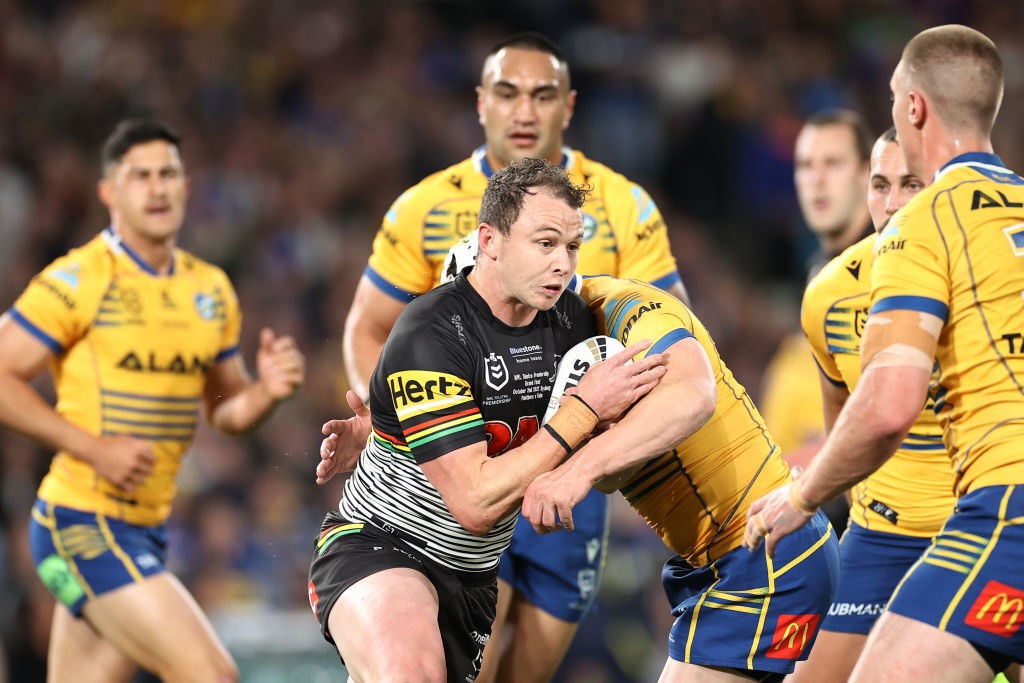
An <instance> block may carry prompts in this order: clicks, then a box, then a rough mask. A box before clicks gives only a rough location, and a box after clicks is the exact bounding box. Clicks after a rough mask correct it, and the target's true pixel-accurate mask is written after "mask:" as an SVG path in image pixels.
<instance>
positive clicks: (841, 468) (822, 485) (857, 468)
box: [744, 310, 943, 555]
mask: <svg viewBox="0 0 1024 683" xmlns="http://www.w3.org/2000/svg"><path fill="white" fill-rule="evenodd" d="M942 325H943V321H942V320H941V319H939V318H938V317H936V316H934V315H930V314H928V313H921V312H917V311H904V310H892V311H887V312H884V313H878V314H873V315H872V317H871V318H870V319H869V320H868V324H867V327H866V328H865V331H864V341H863V344H862V349H863V351H862V352H861V355H862V359H863V360H862V363H863V365H864V372H863V374H862V375H861V380H860V382H859V383H858V384H857V388H856V389H855V390H854V392H853V394H852V395H851V396H850V398H849V399H848V400H847V401H846V404H845V406H844V407H843V409H842V412H841V413H840V414H839V419H838V420H837V421H836V424H835V428H834V429H833V430H832V432H831V433H830V434H829V436H828V439H827V440H826V441H825V445H824V446H823V447H822V449H821V451H819V452H818V455H817V456H816V457H815V458H814V460H813V461H812V462H811V464H810V465H809V466H808V467H807V470H806V471H805V472H804V473H803V474H802V475H801V476H800V478H799V479H797V480H796V481H794V482H791V483H789V484H787V485H785V486H783V487H781V488H779V489H776V490H775V491H772V492H771V493H769V494H768V495H766V496H763V497H762V498H760V499H758V500H756V501H754V503H753V504H752V505H751V506H750V510H749V511H748V512H747V534H746V538H745V540H744V544H745V545H746V546H747V547H748V548H750V549H751V550H753V549H755V548H757V546H758V545H760V543H761V539H762V538H766V537H767V541H766V550H767V551H768V554H769V555H771V554H773V553H774V552H775V548H776V547H777V546H778V544H779V541H780V540H782V538H784V537H785V536H787V535H788V534H790V533H791V532H793V531H795V530H796V529H799V528H800V527H801V526H803V525H804V524H805V523H806V522H807V520H808V519H810V517H811V515H813V514H814V512H815V511H816V510H817V508H818V506H820V505H821V504H822V503H824V502H825V501H827V500H829V499H830V498H832V497H833V496H835V495H837V494H839V493H841V492H842V491H844V490H846V489H847V488H849V487H850V486H851V485H853V484H855V483H857V482H858V481H860V480H862V479H864V478H865V477H866V476H868V475H869V474H871V473H872V472H874V471H875V470H876V469H878V468H879V467H881V466H882V465H883V464H884V463H885V461H886V460H888V459H889V458H890V457H891V456H892V454H893V453H894V452H895V451H896V449H897V448H898V447H899V445H900V442H901V441H902V440H903V438H904V437H905V436H906V435H907V432H908V431H910V427H911V426H912V425H913V424H914V421H915V420H916V419H917V416H918V415H919V414H920V412H921V407H922V406H923V405H924V403H925V397H926V396H927V392H928V382H929V380H930V378H931V371H932V366H933V364H934V361H935V349H936V345H937V343H938V338H939V333H940V332H941V330H942Z"/></svg>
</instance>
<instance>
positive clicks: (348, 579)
mask: <svg viewBox="0 0 1024 683" xmlns="http://www.w3.org/2000/svg"><path fill="white" fill-rule="evenodd" d="M396 567H406V568H408V569H414V570H416V571H418V572H420V573H421V574H423V575H424V576H426V577H427V579H428V580H429V581H430V582H431V583H432V584H433V585H434V588H435V589H436V590H437V598H438V612H437V625H438V628H439V630H440V632H441V642H442V644H443V646H444V658H445V663H446V664H447V667H448V681H450V682H451V683H466V682H467V681H473V680H474V679H475V678H476V675H477V673H478V672H479V671H480V664H481V662H482V661H483V650H484V645H486V644H487V639H488V638H490V635H491V623H492V622H493V621H494V613H495V608H496V605H497V601H498V584H497V569H495V570H494V571H490V572H460V571H456V570H454V569H449V568H447V567H444V566H442V565H440V564H438V563H437V562H435V561H433V560H431V559H430V558H428V557H426V556H424V555H423V554H422V553H421V552H419V551H418V550H417V549H416V548H415V547H413V546H411V545H409V544H407V543H405V542H403V541H402V540H400V539H399V538H396V537H395V536H393V535H391V534H388V533H385V532H384V531H382V530H381V529H378V528H377V527H375V526H373V525H372V524H364V523H362V522H349V521H348V520H347V519H345V518H343V517H342V516H341V515H339V514H338V513H337V512H329V513H327V516H326V517H325V518H324V522H323V524H322V525H321V526H320V533H319V535H318V536H317V539H316V546H315V550H314V553H313V561H312V563H311V564H310V567H309V603H310V606H311V607H312V608H313V614H314V615H316V619H317V621H319V622H320V632H321V633H323V636H324V638H325V639H326V640H327V641H328V642H330V643H332V644H333V643H334V639H333V638H332V637H331V633H330V630H329V629H328V627H327V618H328V616H329V615H330V613H331V609H332V608H333V607H334V603H335V602H336V601H337V600H338V598H339V597H340V596H341V594H342V593H344V592H345V590H347V589H348V588H349V587H350V586H352V585H353V584H355V583H356V582H357V581H359V580H360V579H364V578H366V577H367V576H370V575H371V574H376V573H377V572H379V571H383V570H385V569H393V568H396Z"/></svg>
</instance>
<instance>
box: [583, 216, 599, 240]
mask: <svg viewBox="0 0 1024 683" xmlns="http://www.w3.org/2000/svg"><path fill="white" fill-rule="evenodd" d="M596 234H597V219H596V218H594V217H593V216H591V215H590V214H589V213H585V214H583V241H584V242H589V241H590V240H592V239H594V235H596Z"/></svg>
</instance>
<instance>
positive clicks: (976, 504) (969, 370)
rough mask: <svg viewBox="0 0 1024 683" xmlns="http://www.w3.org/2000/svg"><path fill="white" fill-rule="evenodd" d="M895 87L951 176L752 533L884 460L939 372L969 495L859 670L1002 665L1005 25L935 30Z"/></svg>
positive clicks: (1022, 428) (880, 286) (1019, 397)
mask: <svg viewBox="0 0 1024 683" xmlns="http://www.w3.org/2000/svg"><path fill="white" fill-rule="evenodd" d="M890 87H891V89H892V95H893V107H892V115H893V123H894V124H895V126H896V130H897V134H898V137H899V140H900V144H901V146H902V148H903V151H904V154H905V155H906V159H907V168H908V169H909V171H910V172H911V173H913V174H915V175H917V176H918V177H920V178H933V179H934V180H933V182H932V184H931V185H930V186H929V187H927V188H926V189H924V190H922V191H921V192H920V193H919V194H918V195H917V196H915V197H914V198H913V199H911V200H910V202H909V203H908V204H907V205H906V206H905V207H904V208H903V209H902V210H901V211H899V212H898V213H897V214H896V215H895V216H893V218H892V219H891V220H890V221H889V224H888V225H887V226H886V228H885V229H884V230H883V231H882V233H881V234H880V235H879V239H878V242H877V244H876V245H875V250H874V258H875V261H874V266H873V273H872V286H871V308H870V317H869V319H868V323H867V326H866V327H865V330H864V337H863V344H862V346H861V357H862V358H861V365H862V368H863V371H862V374H861V379H860V382H859V383H858V384H857V387H856V389H855V390H854V392H853V394H852V395H851V397H850V399H849V400H848V401H847V402H846V405H845V406H844V408H843V410H842V412H841V413H840V415H839V417H838V419H837V420H836V425H835V428H834V429H833V430H832V433H831V434H830V435H829V437H828V439H827V441H826V443H825V446H824V448H823V450H822V452H821V453H820V454H819V456H818V458H816V459H815V461H814V462H813V463H811V466H810V467H809V468H808V469H807V471H806V472H805V473H804V475H803V476H802V477H801V478H800V479H798V480H797V481H796V482H795V483H793V484H792V485H786V486H785V487H782V488H781V489H779V490H777V491H775V492H773V493H771V494H769V495H768V496H766V497H764V498H762V499H761V500H759V501H757V503H755V505H754V506H752V507H751V512H750V514H749V516H748V532H749V533H750V536H751V539H750V540H751V543H750V545H751V546H755V545H757V544H758V543H759V542H760V540H761V538H763V537H765V535H767V538H766V547H767V549H768V552H772V551H773V550H774V549H775V548H776V547H777V546H778V544H779V543H780V541H784V540H785V537H786V536H787V534H789V533H791V532H792V531H793V530H795V529H798V528H800V527H801V525H802V524H803V523H804V522H805V521H806V520H807V518H808V513H810V512H812V511H813V510H814V508H815V506H816V505H817V504H818V503H820V502H821V501H822V500H825V499H826V498H827V497H828V496H830V495H832V494H834V493H835V492H836V491H839V490H842V489H843V488H845V487H847V486H850V485H852V484H853V483H855V482H857V481H860V480H861V479H863V478H864V477H866V476H867V475H869V474H870V473H871V472H873V471H874V470H875V469H877V468H878V467H879V466H880V465H881V464H882V463H883V462H885V461H886V460H887V459H888V458H889V456H891V454H892V453H893V452H894V451H895V450H896V448H897V447H898V446H899V444H900V442H901V441H902V440H903V438H904V437H905V436H906V434H907V432H908V430H909V429H910V427H911V426H912V425H913V423H914V422H915V420H916V419H917V417H918V414H919V412H920V409H921V406H922V405H924V402H925V398H926V396H927V395H928V394H929V389H930V395H931V398H932V400H933V401H934V402H935V409H936V411H937V413H938V415H939V419H940V423H941V424H942V427H943V433H944V443H945V445H946V448H947V449H948V451H949V455H950V458H951V460H952V465H953V472H954V477H955V490H956V493H957V494H958V500H957V504H956V509H955V511H954V512H953V514H952V515H951V516H950V517H949V518H948V519H947V520H946V523H945V525H944V526H943V528H942V530H941V531H940V532H939V534H938V535H937V536H936V537H935V539H934V541H933V542H932V544H931V546H930V547H929V548H928V550H927V551H925V553H924V555H923V556H922V557H921V559H920V560H919V561H918V562H917V563H916V564H915V565H914V566H913V568H912V569H911V570H910V572H909V573H908V574H907V575H906V577H905V578H904V579H903V581H902V582H901V584H900V585H899V587H898V588H897V590H896V592H895V594H894V595H893V597H892V600H891V601H890V602H889V605H888V607H887V609H886V612H885V613H884V614H883V615H882V616H881V617H880V618H879V620H878V623H876V624H875V627H874V628H873V629H872V632H871V635H870V636H869V637H868V641H867V644H866V646H865V649H864V652H863V654H862V656H861V657H860V659H859V660H858V662H857V665H856V667H855V668H854V671H853V674H852V676H851V679H850V680H852V681H882V680H884V681H921V680H928V681H939V682H943V681H949V682H953V681H956V682H957V683H970V682H972V681H977V682H978V683H986V682H987V681H990V680H991V679H992V676H993V675H994V674H995V672H997V671H1001V670H1003V669H1005V668H1006V667H1007V665H1008V664H1010V663H1011V662H1020V661H1021V660H1024V630H1022V629H1021V627H1022V616H1024V580H1022V579H1021V571H1020V567H1022V566H1024V486H1022V485H1021V483H1022V482H1024V448H1022V445H1024V390H1022V386H1021V378H1022V377H1024V353H1022V348H1021V345H1020V343H1019V342H1020V339H1021V338H1022V332H1021V331H1022V330H1024V307H1022V304H1021V296H1022V295H1021V292H1024V179H1022V178H1021V177H1020V176H1018V175H1016V174H1015V173H1013V172H1012V171H1010V170H1008V169H1007V168H1005V166H1004V165H1003V163H1002V161H1001V160H1000V159H999V157H997V156H996V155H995V154H994V153H993V149H992V143H991V132H992V126H993V125H994V122H995V118H996V113H997V112H998V109H999V104H1000V102H1001V100H1002V94H1003V71H1002V60H1001V59H1000V56H999V52H998V50H997V48H996V46H995V45H994V44H993V43H992V41H991V40H990V39H989V38H987V37H986V36H984V35H983V34H981V33H979V32H978V31H976V30H974V29H971V28H968V27H966V26H959V25H947V26H939V27H936V28H932V29H928V30H926V31H922V32H921V33H919V34H917V35H916V36H914V38H913V39H911V40H910V42H908V43H907V45H906V47H905V48H904V50H903V55H902V57H901V59H900V62H899V64H898V65H897V66H896V69H895V71H894V73H893V76H892V80H891V83H890ZM933 372H937V376H936V377H937V378H936V379H935V380H932V378H933ZM930 384H931V386H929V385H930Z"/></svg>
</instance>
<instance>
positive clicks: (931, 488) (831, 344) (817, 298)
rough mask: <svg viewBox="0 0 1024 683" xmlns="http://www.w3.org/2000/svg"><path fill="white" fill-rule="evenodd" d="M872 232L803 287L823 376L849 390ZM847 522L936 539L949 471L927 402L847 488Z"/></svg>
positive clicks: (949, 499) (805, 314)
mask: <svg viewBox="0 0 1024 683" xmlns="http://www.w3.org/2000/svg"><path fill="white" fill-rule="evenodd" d="M874 245H875V235H873V234H872V235H870V236H869V237H866V238H864V239H863V240H861V241H860V242H857V243H856V244H854V245H853V246H851V247H849V248H848V249H847V250H846V251H844V252H843V253H842V254H840V255H839V256H837V257H836V258H834V259H833V260H832V261H830V262H829V263H828V264H827V265H826V266H825V267H824V268H822V270H821V271H820V272H819V273H818V275H817V276H815V277H814V279H812V280H811V282H810V284H808V286H807V290H806V291H805V292H804V299H803V307H802V311H801V324H802V326H803V329H804V334H806V335H807V339H808V341H809V342H810V344H811V348H812V350H813V351H814V358H815V360H816V361H817V363H818V367H819V368H820V369H821V372H822V374H823V375H824V376H825V378H826V379H828V381H829V382H831V383H832V384H834V385H836V386H839V387H845V388H846V389H847V390H848V391H850V392H853V390H854V388H856V386H857V382H858V381H860V373H861V363H860V345H861V336H862V335H863V333H864V324H865V322H866V321H867V317H868V308H869V302H870V298H871V270H872V265H873V263H874V253H873V251H872V250H873V248H874ZM850 498H851V506H850V519H851V520H852V521H853V522H855V523H856V524H858V525H860V526H861V527H864V528H865V529H872V530H877V531H887V532H891V533H897V534H904V535H908V536H916V537H922V538H930V537H932V536H934V535H935V534H936V533H937V532H938V531H939V529H940V528H942V524H943V523H944V522H945V521H946V518H947V517H949V515H950V513H952V511H953V505H954V503H955V502H956V498H955V496H954V494H953V472H952V469H951V467H950V462H949V456H948V454H947V453H946V447H945V446H944V445H943V443H942V428H941V427H940V426H939V421H938V417H937V416H936V415H935V407H934V403H933V402H932V401H931V400H929V401H928V402H927V404H926V405H925V406H924V408H923V410H922V411H921V414H920V416H918V418H917V421H916V422H915V423H914V426H913V427H911V429H910V433H909V434H908V435H907V438H906V439H904V440H903V443H902V444H900V447H899V449H898V450H897V451H896V453H895V455H893V457H892V458H891V459H890V460H889V461H888V462H886V463H885V464H884V465H883V466H882V467H881V468H879V469H878V470H877V471H876V472H875V473H874V474H872V475H871V476H870V477H868V478H867V479H864V480H863V481H861V482H860V483H858V484H856V485H855V486H854V487H853V489H852V490H851V492H850Z"/></svg>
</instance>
